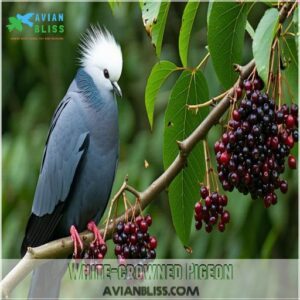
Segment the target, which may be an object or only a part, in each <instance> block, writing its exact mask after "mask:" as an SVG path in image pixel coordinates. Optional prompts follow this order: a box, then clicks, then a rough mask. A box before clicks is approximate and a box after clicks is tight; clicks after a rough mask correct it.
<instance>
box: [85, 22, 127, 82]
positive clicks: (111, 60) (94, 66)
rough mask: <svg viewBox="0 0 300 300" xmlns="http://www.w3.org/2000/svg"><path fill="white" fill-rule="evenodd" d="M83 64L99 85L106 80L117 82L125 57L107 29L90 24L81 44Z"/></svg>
mask: <svg viewBox="0 0 300 300" xmlns="http://www.w3.org/2000/svg"><path fill="white" fill-rule="evenodd" d="M79 48H80V52H81V57H80V64H81V66H82V67H83V68H84V69H85V70H86V71H87V72H88V73H89V74H90V75H91V76H92V78H93V79H94V81H95V83H96V84H97V85H98V86H99V87H101V86H102V87H103V85H107V87H110V86H111V85H110V84H108V83H107V82H106V81H107V79H109V81H112V82H117V81H118V80H119V78H120V76H121V72H122V66H123V59H122V52H121V48H120V46H119V45H118V44H117V42H116V41H115V39H114V37H113V36H112V34H111V33H110V32H109V31H108V30H107V29H105V28H104V29H101V27H100V26H99V25H97V26H90V28H89V29H88V30H87V31H86V33H85V34H84V35H83V36H82V40H81V43H80V45H79Z"/></svg>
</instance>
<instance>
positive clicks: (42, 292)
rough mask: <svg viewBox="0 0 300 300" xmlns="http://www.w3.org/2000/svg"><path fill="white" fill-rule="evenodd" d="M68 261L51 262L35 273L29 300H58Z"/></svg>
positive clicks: (40, 267)
mask: <svg viewBox="0 0 300 300" xmlns="http://www.w3.org/2000/svg"><path fill="white" fill-rule="evenodd" d="M66 269H67V263H66V260H55V261H54V260H51V261H49V262H46V263H45V264H43V265H41V266H39V267H38V268H37V269H35V270H34V271H33V275H32V279H31V284H30V290H29V293H28V299H29V300H31V299H32V300H33V299H35V300H36V299H58V298H59V291H60V283H61V279H62V277H63V275H64V273H65V271H66Z"/></svg>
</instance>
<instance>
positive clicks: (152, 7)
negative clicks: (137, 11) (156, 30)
mask: <svg viewBox="0 0 300 300" xmlns="http://www.w3.org/2000/svg"><path fill="white" fill-rule="evenodd" d="M160 3H161V2H160V1H155V2H153V1H144V2H143V3H141V8H142V19H143V23H144V27H145V29H146V32H147V34H148V35H149V36H150V37H152V29H153V25H154V24H155V23H156V22H157V17H158V13H159V8H160Z"/></svg>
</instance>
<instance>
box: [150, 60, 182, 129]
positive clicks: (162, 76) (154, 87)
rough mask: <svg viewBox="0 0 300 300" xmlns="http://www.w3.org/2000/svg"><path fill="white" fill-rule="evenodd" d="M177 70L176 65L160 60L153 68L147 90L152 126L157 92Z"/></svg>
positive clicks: (151, 124)
mask: <svg viewBox="0 0 300 300" xmlns="http://www.w3.org/2000/svg"><path fill="white" fill-rule="evenodd" d="M176 70H177V67H176V65H175V64H173V63H172V62H169V61H160V62H158V63H156V64H155V65H154V67H153V68H152V71H151V73H150V76H149V78H148V81H147V85H146V92H145V105H146V110H147V115H148V119H149V123H150V126H151V128H152V127H153V114H154V105H155V100H156V97H157V93H158V91H159V89H160V87H161V86H162V84H163V83H164V82H165V80H166V79H167V78H168V77H169V75H170V74H171V73H172V72H174V71H176Z"/></svg>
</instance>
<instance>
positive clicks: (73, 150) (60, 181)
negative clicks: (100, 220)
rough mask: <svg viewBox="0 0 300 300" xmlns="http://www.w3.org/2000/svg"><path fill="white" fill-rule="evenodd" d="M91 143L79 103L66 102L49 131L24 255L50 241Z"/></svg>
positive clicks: (24, 242) (23, 248)
mask: <svg viewBox="0 0 300 300" xmlns="http://www.w3.org/2000/svg"><path fill="white" fill-rule="evenodd" d="M88 144H89V133H88V131H87V129H86V127H85V124H84V121H83V119H82V116H81V115H80V110H79V108H78V106H77V104H76V102H75V101H72V99H71V98H66V99H64V100H63V101H62V102H61V103H60V105H59V107H58V108H57V110H56V112H55V114H54V116H53V119H52V123H51V127H50V130H49V134H48V138H47V142H46V146H45V150H44V156H43V160H42V165H41V170H40V175H39V179H38V183H37V187H36V191H35V196H34V202H33V207H32V214H31V217H30V219H29V221H28V224H27V228H26V233H25V238H24V241H23V245H22V252H23V253H24V251H26V249H27V247H28V246H32V247H34V246H38V245H41V244H43V243H45V242H47V241H48V240H49V239H50V238H51V235H52V233H53V231H54V229H55V227H56V226H57V224H58V222H59V220H60V218H61V215H62V210H63V206H64V203H65V201H66V199H67V197H68V194H69V192H70V189H71V186H72V182H73V180H74V178H75V176H76V170H77V169H78V166H79V164H80V161H81V159H82V158H83V156H84V153H85V152H86V150H87V148H88Z"/></svg>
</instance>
